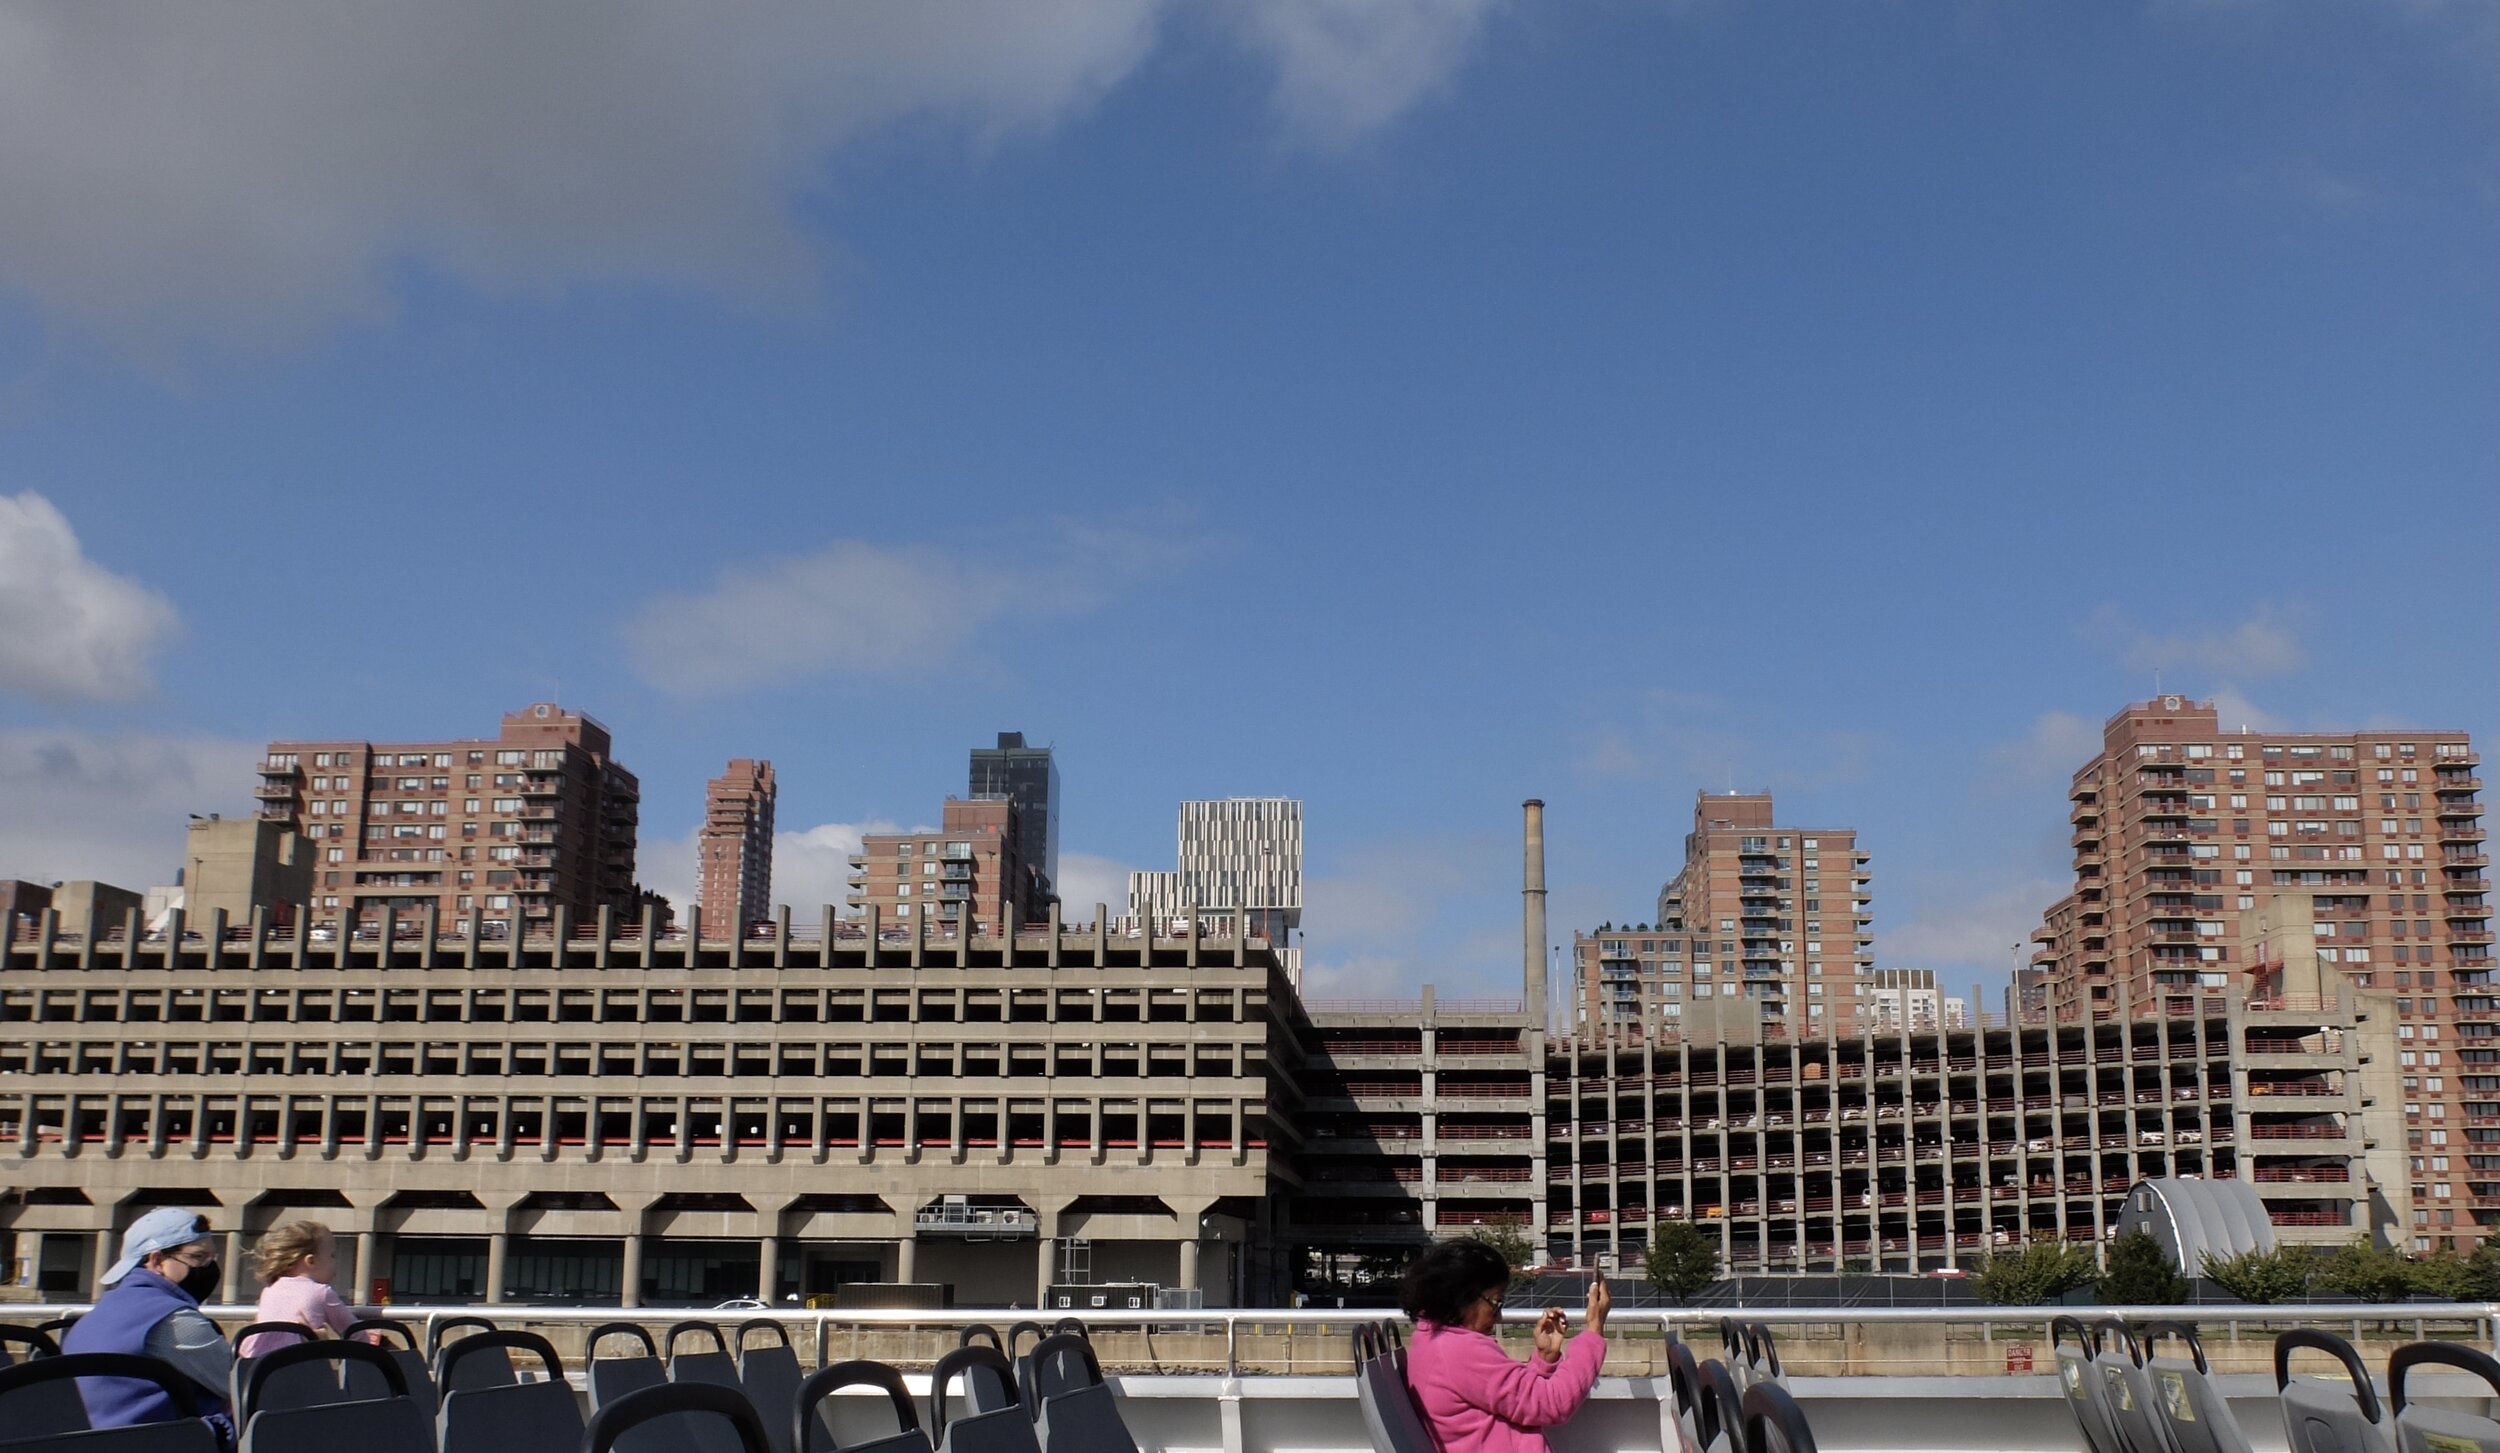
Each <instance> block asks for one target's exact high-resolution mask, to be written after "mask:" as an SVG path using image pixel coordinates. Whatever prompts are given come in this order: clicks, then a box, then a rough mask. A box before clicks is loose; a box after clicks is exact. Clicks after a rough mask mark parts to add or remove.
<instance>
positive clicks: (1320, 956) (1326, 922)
mask: <svg viewBox="0 0 2500 1453" xmlns="http://www.w3.org/2000/svg"><path fill="white" fill-rule="evenodd" d="M1517 851H1518V849H1517V848H1516V846H1515V845H1514V846H1512V847H1510V848H1508V849H1507V854H1509V855H1511V856H1506V850H1505V848H1504V846H1503V845H1502V844H1501V843H1499V842H1497V841H1496V840H1494V839H1492V838H1490V837H1483V838H1457V839H1447V838H1432V839H1421V838H1419V839H1398V840H1388V841H1381V842H1374V843H1370V844H1366V845H1364V846H1361V847H1357V848H1355V849H1353V850H1351V851H1349V852H1348V853H1347V854H1346V855H1345V856H1344V857H1343V858H1341V859H1339V860H1338V862H1337V863H1336V864H1335V866H1334V867H1333V868H1332V869H1331V870H1330V871H1329V872H1327V873H1324V874H1319V875H1315V876H1313V877H1311V878H1309V879H1308V880H1307V881H1306V882H1305V884H1304V885H1303V892H1302V901H1303V910H1302V927H1303V935H1304V937H1303V949H1302V958H1303V967H1302V981H1303V985H1304V989H1305V992H1306V993H1308V994H1309V995H1311V996H1312V997H1313V998H1323V999H1325V998H1346V997H1353V998H1380V997H1397V998H1405V997H1409V996H1411V995H1413V994H1415V993H1416V992H1417V991H1419V990H1420V989H1421V988H1422V987H1423V986H1424V985H1425V984H1427V983H1430V984H1433V985H1435V986H1437V988H1438V989H1439V991H1440V992H1442V993H1446V994H1453V995H1469V994H1484V993H1490V994H1495V995H1498V996H1506V997H1510V998H1517V997H1518V993H1519V991H1518V988H1517V982H1518V970H1517V967H1516V965H1517V963H1518V956H1519V939H1518V927H1517V924H1518V918H1517V912H1518V907H1517V905H1518V902H1519V899H1518V897H1517V894H1518V886H1519V880H1518V877H1517V873H1518V867H1517V858H1516V856H1515V854H1516V853H1517ZM1505 864H1507V868H1506V867H1505ZM1505 872H1507V873H1508V875H1509V876H1508V877H1507V878H1506V877H1505ZM1492 904H1500V905H1502V906H1501V907H1499V908H1494V909H1492V910H1491V919H1492V922H1491V923H1490V925H1488V924H1487V922H1486V919H1487V911H1488V905H1492ZM1488 986H1490V987H1488Z"/></svg>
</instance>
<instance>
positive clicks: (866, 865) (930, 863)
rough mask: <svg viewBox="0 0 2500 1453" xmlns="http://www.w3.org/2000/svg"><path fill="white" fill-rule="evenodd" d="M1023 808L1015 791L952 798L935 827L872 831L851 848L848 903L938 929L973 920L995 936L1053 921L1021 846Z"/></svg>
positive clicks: (896, 921)
mask: <svg viewBox="0 0 2500 1453" xmlns="http://www.w3.org/2000/svg"><path fill="white" fill-rule="evenodd" d="M1018 811H1019V809H1018V808H1017V806H1016V802H1015V799H1013V798H1011V797H983V798H962V797H950V798H948V799H946V807H945V811H944V815H943V816H942V817H941V819H940V822H939V825H938V826H937V827H934V828H919V829H916V830H914V831H911V832H888V833H871V834H869V835H868V836H867V837H866V838H863V839H862V840H861V842H860V850H859V851H858V852H856V853H853V854H851V891H850V894H849V895H848V896H847V897H846V898H845V899H844V900H843V901H844V902H846V903H848V904H849V905H850V906H851V908H852V909H853V910H854V916H857V914H858V913H862V912H865V911H866V910H868V909H872V908H873V909H874V910H876V918H877V921H878V922H879V923H880V924H884V925H888V926H901V927H906V928H908V927H911V926H912V920H914V919H919V920H921V921H922V922H925V923H927V924H928V925H929V927H930V931H931V932H932V933H936V932H938V931H939V930H954V931H957V932H960V931H962V929H963V927H964V925H965V923H966V922H967V921H969V922H970V923H971V924H972V925H973V929H974V931H975V932H976V933H983V934H991V933H997V932H999V931H1000V929H1001V928H1002V926H1003V927H1005V928H1008V929H1010V930H1012V929H1013V928H1014V926H1015V925H1017V924H1021V923H1035V922H1041V921H1043V920H1045V919H1047V918H1048V917H1049V915H1050V895H1049V892H1048V890H1047V886H1046V885H1045V884H1044V883H1043V881H1042V875H1041V870H1040V868H1039V867H1037V866H1035V865H1033V864H1029V863H1027V862H1026V861H1025V860H1024V855H1023V853H1022V851H1021V850H1020V847H1019V842H1020V836H1019V834H1018V832H1017V829H1018V828H1019V827H1020V826H1022V824H1021V823H1020V822H1019V821H1018V818H1017V814H1018Z"/></svg>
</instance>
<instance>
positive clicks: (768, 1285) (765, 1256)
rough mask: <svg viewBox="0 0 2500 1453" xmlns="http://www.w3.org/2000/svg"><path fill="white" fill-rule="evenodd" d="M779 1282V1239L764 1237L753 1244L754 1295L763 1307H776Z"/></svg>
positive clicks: (778, 1303)
mask: <svg viewBox="0 0 2500 1453" xmlns="http://www.w3.org/2000/svg"><path fill="white" fill-rule="evenodd" d="M780 1281H781V1238H780V1237H778V1236H766V1237H763V1238H761V1239H759V1240H758V1241H757V1242H756V1243H755V1295H756V1298H757V1300H759V1301H761V1302H763V1304H764V1305H766V1306H768V1307H771V1306H778V1305H780V1302H779V1299H778V1298H777V1297H776V1296H775V1293H776V1291H777V1290H778V1289H779V1285H780Z"/></svg>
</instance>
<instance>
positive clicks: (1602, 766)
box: [1573, 688, 1883, 792]
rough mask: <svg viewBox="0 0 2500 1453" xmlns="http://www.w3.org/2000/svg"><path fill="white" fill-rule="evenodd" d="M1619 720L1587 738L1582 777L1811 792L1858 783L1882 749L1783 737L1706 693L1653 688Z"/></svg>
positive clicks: (1820, 737)
mask: <svg viewBox="0 0 2500 1453" xmlns="http://www.w3.org/2000/svg"><path fill="white" fill-rule="evenodd" d="M1625 715H1626V717H1627V718H1628V719H1626V720H1620V721H1610V722H1606V723H1604V724H1601V725H1600V726H1599V727H1598V728H1597V730H1596V731H1595V732H1594V733H1592V734H1591V736H1590V738H1589V741H1588V744H1587V745H1586V746H1585V747H1583V748H1582V749H1581V752H1580V755H1579V757H1578V759H1577V761H1575V762H1574V764H1573V765H1574V766H1576V767H1577V768H1578V769H1579V771H1580V772H1581V773H1582V774H1583V775H1586V776H1589V777H1595V778H1600V779H1627V780H1634V781H1643V780H1645V781H1660V782H1670V783H1674V784H1676V785H1679V786H1685V787H1691V788H1696V789H1698V790H1701V791H1707V792H1721V791H1729V790H1735V791H1744V792H1755V791H1761V790H1763V789H1764V788H1766V787H1768V788H1772V789H1781V788H1787V789H1813V788H1819V787H1829V786H1833V785H1835V784H1837V783H1842V782H1852V781H1856V780H1858V779H1859V778H1862V777H1864V776H1865V775H1866V773H1867V770H1868V768H1869V766H1870V765H1871V759H1872V758H1873V757H1874V756H1875V755H1876V754H1877V753H1878V752H1879V751H1881V749H1882V747H1883V739H1882V738H1881V737H1880V736H1877V735H1875V734H1873V733H1869V732H1848V731H1824V732H1815V733H1812V734H1809V735H1807V736H1805V737H1802V738H1800V737H1793V736H1784V735H1782V734H1779V733H1777V732H1776V731H1775V730H1774V729H1773V728H1772V727H1771V726H1770V725H1768V724H1766V723H1765V722H1764V721H1763V720H1762V719H1761V718H1759V717H1758V716H1756V715H1754V714H1752V713H1750V712H1748V711H1745V710H1743V709H1740V708H1739V707H1738V706H1737V705H1736V704H1734V703H1732V702H1729V701H1727V700H1725V699H1723V698H1721V697H1717V696H1712V695H1709V694H1708V693H1705V692H1691V691H1674V690H1669V689H1665V688H1653V689H1651V690H1647V691H1643V692H1640V693H1639V694H1638V695H1637V696H1635V697H1634V698H1633V699H1632V701H1631V703H1630V707H1629V710H1628V712H1627V713H1626V714H1625Z"/></svg>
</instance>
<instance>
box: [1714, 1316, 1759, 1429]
mask: <svg viewBox="0 0 2500 1453" xmlns="http://www.w3.org/2000/svg"><path fill="white" fill-rule="evenodd" d="M1719 1361H1720V1362H1721V1363H1723V1364H1724V1365H1725V1366H1726V1367H1727V1373H1728V1376H1729V1378H1730V1379H1732V1380H1733V1381H1734V1382H1735V1384H1736V1391H1737V1393H1738V1394H1739V1395H1742V1394H1743V1392H1744V1391H1745V1389H1746V1388H1747V1387H1748V1386H1750V1385H1751V1384H1752V1382H1753V1380H1754V1369H1753V1364H1752V1362H1751V1361H1750V1360H1748V1359H1747V1357H1746V1356H1745V1324H1744V1323H1742V1322H1739V1321H1737V1320H1736V1319H1735V1318H1734V1317H1721V1318H1720V1319H1719ZM1734 1411H1735V1410H1734V1409H1732V1408H1731V1409H1730V1410H1729V1412H1730V1414H1731V1415H1732V1414H1733V1413H1734Z"/></svg>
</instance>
